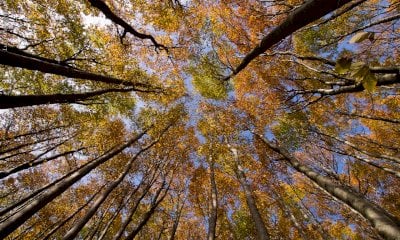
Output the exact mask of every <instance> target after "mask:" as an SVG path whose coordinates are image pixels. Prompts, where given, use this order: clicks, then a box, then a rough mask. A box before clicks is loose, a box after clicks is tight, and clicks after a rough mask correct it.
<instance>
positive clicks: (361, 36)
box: [349, 32, 375, 43]
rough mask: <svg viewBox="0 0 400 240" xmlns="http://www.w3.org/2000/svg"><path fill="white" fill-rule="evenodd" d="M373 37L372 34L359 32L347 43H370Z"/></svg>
mask: <svg viewBox="0 0 400 240" xmlns="http://www.w3.org/2000/svg"><path fill="white" fill-rule="evenodd" d="M374 35H375V34H374V33H373V32H359V33H357V34H356V35H354V36H353V37H352V38H351V39H350V40H349V43H360V42H362V41H364V40H366V39H369V40H370V41H372V40H374Z"/></svg>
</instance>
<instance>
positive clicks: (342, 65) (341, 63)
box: [335, 57, 352, 74]
mask: <svg viewBox="0 0 400 240" xmlns="http://www.w3.org/2000/svg"><path fill="white" fill-rule="evenodd" d="M351 62H352V59H351V58H349V57H342V58H339V59H338V60H337V61H336V65H335V72H337V73H339V74H346V73H347V72H349V70H350V67H351Z"/></svg>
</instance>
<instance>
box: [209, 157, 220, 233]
mask: <svg viewBox="0 0 400 240" xmlns="http://www.w3.org/2000/svg"><path fill="white" fill-rule="evenodd" d="M210 183H211V207H210V216H209V218H208V236H207V239H208V240H214V239H215V235H216V228H217V210H218V191H217V184H216V183H215V160H214V158H213V157H210Z"/></svg>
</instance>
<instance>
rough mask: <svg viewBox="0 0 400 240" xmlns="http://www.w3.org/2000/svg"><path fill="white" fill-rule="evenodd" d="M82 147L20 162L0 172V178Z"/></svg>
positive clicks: (71, 152)
mask: <svg viewBox="0 0 400 240" xmlns="http://www.w3.org/2000/svg"><path fill="white" fill-rule="evenodd" d="M82 149H83V148H80V149H77V150H73V151H67V152H63V153H59V154H56V155H53V156H51V157H47V158H43V159H36V160H34V161H29V162H27V163H23V164H21V165H19V166H16V167H14V168H12V169H10V170H6V171H3V172H0V179H3V178H5V177H7V176H9V175H11V174H13V173H16V172H19V171H22V170H25V169H28V168H31V167H35V166H37V165H40V164H42V163H45V162H48V161H51V160H54V159H57V158H59V157H62V156H65V155H69V154H73V153H75V152H79V151H81V150H82Z"/></svg>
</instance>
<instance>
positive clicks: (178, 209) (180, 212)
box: [169, 198, 186, 240]
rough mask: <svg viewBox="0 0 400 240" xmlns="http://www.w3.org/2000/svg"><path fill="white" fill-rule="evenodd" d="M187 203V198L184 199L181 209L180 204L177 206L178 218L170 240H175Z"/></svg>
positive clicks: (175, 220) (173, 226)
mask: <svg viewBox="0 0 400 240" xmlns="http://www.w3.org/2000/svg"><path fill="white" fill-rule="evenodd" d="M185 202H186V198H185V199H183V202H182V206H180V207H179V202H178V204H177V213H176V217H175V219H174V224H173V225H172V230H171V235H170V237H169V240H174V239H175V234H176V230H177V229H178V225H179V221H180V219H181V214H182V210H183V207H184V206H185Z"/></svg>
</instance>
